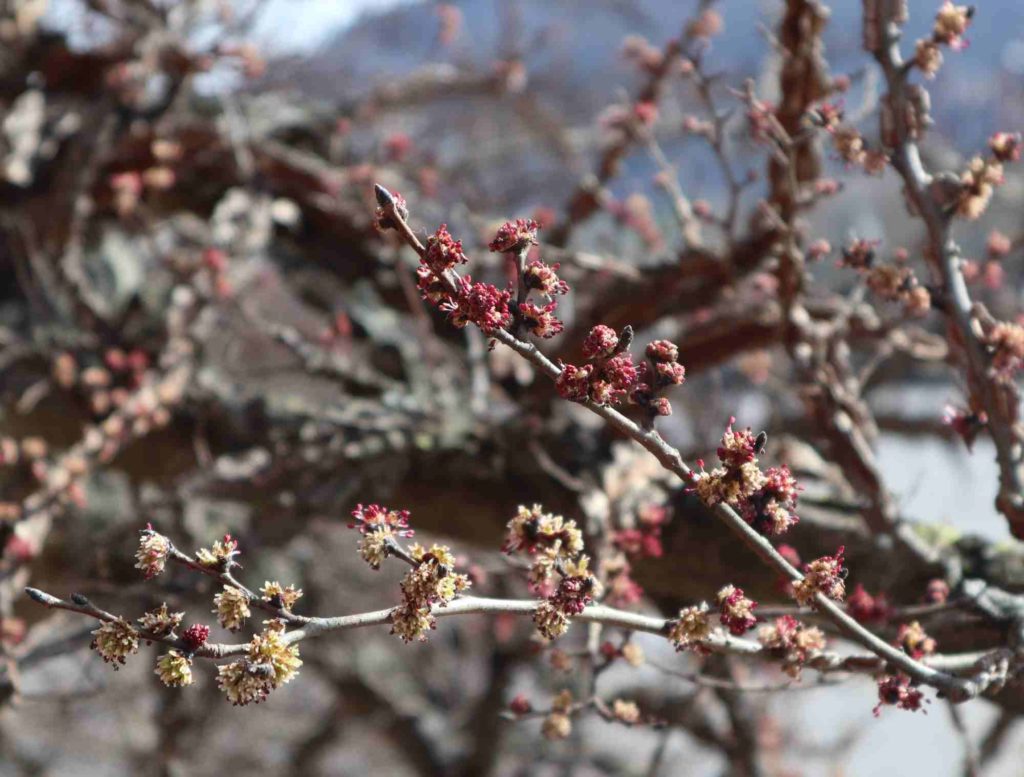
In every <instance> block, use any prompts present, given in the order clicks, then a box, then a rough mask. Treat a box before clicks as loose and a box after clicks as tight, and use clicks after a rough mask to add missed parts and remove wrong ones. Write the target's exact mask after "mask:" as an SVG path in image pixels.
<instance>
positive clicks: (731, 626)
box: [717, 585, 757, 637]
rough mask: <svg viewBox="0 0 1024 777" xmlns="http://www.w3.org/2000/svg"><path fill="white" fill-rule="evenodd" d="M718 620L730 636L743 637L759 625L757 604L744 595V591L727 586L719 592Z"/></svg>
mask: <svg viewBox="0 0 1024 777" xmlns="http://www.w3.org/2000/svg"><path fill="white" fill-rule="evenodd" d="M717 601H718V619H719V620H720V621H721V622H722V625H723V626H725V627H726V628H727V629H728V630H729V633H730V634H733V635H734V636H737V637H739V636H742V635H743V634H746V633H747V632H748V631H750V630H751V629H752V628H754V626H756V625H757V616H755V615H754V610H755V608H756V607H757V602H755V601H753V600H752V599H748V598H747V597H746V596H744V595H743V589H742V588H737V587H736V586H734V585H727V586H725V587H724V588H722V590H720V591H719V592H718V596H717Z"/></svg>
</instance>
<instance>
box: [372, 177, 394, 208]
mask: <svg viewBox="0 0 1024 777" xmlns="http://www.w3.org/2000/svg"><path fill="white" fill-rule="evenodd" d="M373 194H374V196H375V197H376V198H377V204H378V205H379V206H380V207H382V208H387V207H390V206H392V205H394V204H395V198H394V195H392V194H391V192H389V191H388V190H387V189H385V188H384V187H383V186H381V185H380V184H379V183H375V184H374V185H373Z"/></svg>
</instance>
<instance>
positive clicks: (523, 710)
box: [508, 693, 533, 715]
mask: <svg viewBox="0 0 1024 777" xmlns="http://www.w3.org/2000/svg"><path fill="white" fill-rule="evenodd" d="M508 708H509V711H510V712H512V714H514V715H526V714H529V713H530V712H533V705H532V704H530V700H529V699H527V698H526V696H524V695H523V694H521V693H520V694H517V695H516V696H515V697H514V698H513V699H512V701H510V702H509V703H508Z"/></svg>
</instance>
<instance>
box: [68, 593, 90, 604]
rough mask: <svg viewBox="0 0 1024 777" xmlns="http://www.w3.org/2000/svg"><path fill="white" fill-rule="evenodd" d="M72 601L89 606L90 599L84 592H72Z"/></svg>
mask: <svg viewBox="0 0 1024 777" xmlns="http://www.w3.org/2000/svg"><path fill="white" fill-rule="evenodd" d="M71 601H72V602H74V603H75V604H77V605H78V606H79V607H88V606H89V599H88V597H86V596H85V595H84V594H71Z"/></svg>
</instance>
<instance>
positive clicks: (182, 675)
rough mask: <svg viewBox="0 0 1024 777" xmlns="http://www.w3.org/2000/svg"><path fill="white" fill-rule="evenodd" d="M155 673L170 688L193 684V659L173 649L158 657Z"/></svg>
mask: <svg viewBox="0 0 1024 777" xmlns="http://www.w3.org/2000/svg"><path fill="white" fill-rule="evenodd" d="M155 674H156V675H157V677H159V678H160V682H162V683H163V684H164V685H166V686H167V687H168V688H184V687H185V686H186V685H192V661H191V659H188V658H186V657H185V656H183V655H182V654H181V653H179V652H178V651H177V650H172V651H170V652H169V653H165V654H164V655H162V656H160V658H159V659H157V662H156V670H155Z"/></svg>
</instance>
